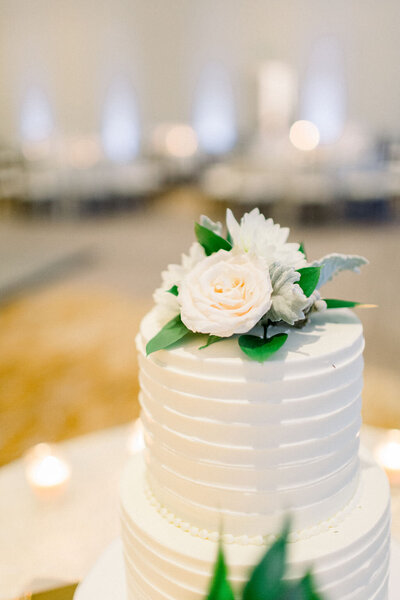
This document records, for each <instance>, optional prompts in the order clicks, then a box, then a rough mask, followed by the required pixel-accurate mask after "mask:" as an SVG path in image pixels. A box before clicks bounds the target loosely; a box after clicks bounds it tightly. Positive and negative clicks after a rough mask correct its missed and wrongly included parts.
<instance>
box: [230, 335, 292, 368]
mask: <svg viewBox="0 0 400 600" xmlns="http://www.w3.org/2000/svg"><path fill="white" fill-rule="evenodd" d="M287 338H288V334H287V333H278V334H277V335H274V336H273V337H270V338H267V339H264V338H260V337H257V336H256V335H241V336H240V337H239V346H240V348H241V349H242V350H243V352H244V353H245V354H247V356H248V357H249V358H251V359H252V360H257V361H258V362H264V361H265V360H267V359H268V358H269V357H270V356H271V355H272V354H275V352H277V351H278V350H279V349H280V348H281V347H282V346H283V344H284V343H285V342H286V340H287Z"/></svg>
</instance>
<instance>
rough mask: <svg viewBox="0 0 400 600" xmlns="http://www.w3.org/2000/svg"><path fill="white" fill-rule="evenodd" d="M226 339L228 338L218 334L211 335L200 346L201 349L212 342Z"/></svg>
mask: <svg viewBox="0 0 400 600" xmlns="http://www.w3.org/2000/svg"><path fill="white" fill-rule="evenodd" d="M226 339H228V338H223V337H219V336H218V335H209V336H208V338H207V341H206V343H205V344H204V345H203V346H199V350H203V349H204V348H207V347H208V346H211V344H215V343H216V342H220V341H221V340H226Z"/></svg>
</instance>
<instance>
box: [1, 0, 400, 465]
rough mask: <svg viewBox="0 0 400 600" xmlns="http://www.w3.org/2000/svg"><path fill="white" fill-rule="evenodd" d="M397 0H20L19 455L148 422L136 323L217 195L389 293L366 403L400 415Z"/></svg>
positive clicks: (5, 411) (4, 8) (11, 171)
mask: <svg viewBox="0 0 400 600" xmlns="http://www.w3.org/2000/svg"><path fill="white" fill-rule="evenodd" d="M399 56H400V4H399V2H398V1H397V0H384V1H381V2H376V0H363V2H360V1H359V0H336V1H335V2H328V1H322V0H301V1H299V2H295V1H293V0H263V1H261V0H248V1H246V2H241V1H238V0H216V1H215V0H214V1H212V2H211V1H209V0H203V1H202V2H196V1H195V0H152V1H151V2H146V1H145V0H112V1H111V0H96V1H94V0H79V2H78V0H68V1H67V0H58V1H57V2H53V1H51V0H36V1H35V2H32V1H30V0H17V1H15V0H0V82H1V83H0V86H1V88H0V90H1V91H0V257H1V261H0V464H5V463H7V462H9V461H11V460H13V459H15V458H17V457H19V456H21V455H22V454H23V453H24V452H25V451H26V450H27V449H29V448H31V447H32V446H33V445H34V444H37V443H39V442H43V441H46V442H55V441H59V440H63V439H67V438H72V437H75V436H78V435H80V434H83V433H87V432H91V431H96V430H100V429H103V428H106V427H110V426H112V425H117V424H121V423H127V422H130V421H132V420H133V419H134V418H135V417H136V416H137V414H138V405H137V399H136V397H137V391H138V385H137V365H136V357H135V347H134V339H135V334H136V331H137V328H138V323H139V321H140V318H141V317H142V315H143V314H144V313H145V311H146V310H147V309H149V308H150V307H151V305H152V298H151V294H152V292H153V290H154V289H155V288H156V287H157V286H158V285H159V282H160V273H161V271H162V269H163V268H165V267H166V265H167V264H168V263H170V262H179V260H180V254H181V252H183V251H186V249H187V248H188V247H189V245H190V243H191V241H192V240H193V222H194V220H195V219H197V218H198V217H199V215H200V214H201V213H205V214H208V215H209V216H210V217H212V218H214V219H223V218H224V212H225V210H226V207H227V206H230V207H232V209H233V210H234V212H235V214H236V216H237V217H239V216H240V215H241V214H242V213H243V212H244V211H247V210H250V209H251V208H253V207H255V206H258V207H259V208H260V209H261V210H262V211H263V212H264V214H265V215H266V216H271V217H273V218H274V219H275V220H276V221H277V222H280V223H281V224H283V225H289V226H290V227H291V229H292V233H291V239H292V240H293V241H304V242H305V244H306V247H307V251H308V255H309V257H310V258H312V259H313V258H319V257H320V256H322V255H323V254H327V253H329V252H335V251H338V252H344V253H356V254H362V255H365V256H366V257H368V259H369V260H370V265H369V266H368V267H365V268H364V269H363V272H362V274H361V275H360V276H357V277H356V276H353V275H346V274H343V275H341V276H340V277H339V278H338V279H337V280H335V281H334V282H333V283H331V284H329V288H327V289H326V294H327V296H328V297H329V296H331V297H338V298H345V299H350V300H358V301H362V302H367V303H375V304H378V305H379V307H378V308H376V309H371V310H363V311H361V310H360V311H359V314H360V316H361V318H362V320H363V323H364V327H365V335H366V341H367V346H366V353H365V356H366V371H365V373H366V378H365V381H366V383H365V393H364V419H365V421H366V422H368V423H371V424H373V425H378V426H383V427H389V428H393V427H400V405H399V401H398V400H399V392H400V374H399V369H398V357H399V351H400V348H399V339H400V320H399V318H398V317H397V315H396V313H393V310H395V306H396V301H397V299H398V297H399V293H400V284H399V272H398V260H399V259H398V251H399V223H400V220H399V215H400V72H399V66H398V59H399Z"/></svg>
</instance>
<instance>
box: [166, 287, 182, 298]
mask: <svg viewBox="0 0 400 600" xmlns="http://www.w3.org/2000/svg"><path fill="white" fill-rule="evenodd" d="M167 292H169V293H170V294H173V295H174V296H177V295H178V294H179V290H178V286H177V285H173V286H172V288H169V290H167Z"/></svg>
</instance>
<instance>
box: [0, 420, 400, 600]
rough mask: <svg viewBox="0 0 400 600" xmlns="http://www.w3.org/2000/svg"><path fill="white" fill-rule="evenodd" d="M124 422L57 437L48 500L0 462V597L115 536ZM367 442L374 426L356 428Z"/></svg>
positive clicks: (397, 508)
mask: <svg viewBox="0 0 400 600" xmlns="http://www.w3.org/2000/svg"><path fill="white" fill-rule="evenodd" d="M130 432H131V427H130V426H127V425H124V426H121V427H115V428H112V429H109V430H105V431H102V432H100V433H96V434H91V435H88V436H84V437H81V438H77V439H75V440H70V441H68V442H65V443H63V444H60V449H61V450H62V452H63V454H64V456H65V457H66V458H67V460H68V461H69V462H70V464H71V469H72V477H71V481H70V486H69V488H68V490H67V492H66V493H65V495H64V496H62V497H61V498H59V499H56V500H53V501H52V502H49V501H47V502H46V501H43V500H39V499H38V498H36V497H35V496H34V495H33V493H32V491H31V489H30V488H29V486H28V484H27V482H26V480H25V474H24V463H23V462H22V461H15V462H14V463H11V464H10V465H7V466H5V467H3V468H1V469H0V600H10V599H11V598H14V597H16V596H18V595H20V594H22V593H23V592H24V591H27V590H31V589H39V588H41V587H42V588H45V587H50V586H52V585H54V586H55V585H57V584H58V583H62V582H72V581H78V580H81V579H82V578H83V577H84V576H85V575H86V573H87V572H88V571H89V569H90V567H91V566H92V564H93V563H94V562H95V561H96V559H97V558H98V556H99V555H100V554H101V553H102V552H103V550H104V549H105V548H106V546H107V545H108V544H109V543H110V542H111V541H112V540H113V539H115V538H116V537H117V536H118V535H119V523H118V481H119V477H120V473H121V469H122V468H123V465H124V464H125V462H126V460H127V458H128V456H129V453H128V450H127V442H128V438H129V434H130ZM362 437H363V442H364V443H365V444H366V445H367V446H368V447H370V448H372V447H373V445H374V444H375V443H376V442H377V441H378V440H379V438H380V433H379V431H377V430H373V429H371V428H365V427H364V429H363V432H362ZM392 497H393V528H394V529H393V531H394V534H395V535H396V536H397V537H398V538H399V539H400V495H399V492H398V491H394V492H393V495H392Z"/></svg>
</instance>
